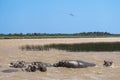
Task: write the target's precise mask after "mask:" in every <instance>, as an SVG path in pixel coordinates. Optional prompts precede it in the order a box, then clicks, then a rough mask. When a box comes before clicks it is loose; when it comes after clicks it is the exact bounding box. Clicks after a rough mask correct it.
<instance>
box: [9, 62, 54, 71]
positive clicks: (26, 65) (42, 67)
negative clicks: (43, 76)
mask: <svg viewBox="0 0 120 80" xmlns="http://www.w3.org/2000/svg"><path fill="white" fill-rule="evenodd" d="M51 66H52V65H51V64H49V63H44V62H25V61H15V62H11V63H10V67H14V68H21V69H22V71H26V72H35V71H36V70H39V71H41V72H45V71H47V67H51Z"/></svg>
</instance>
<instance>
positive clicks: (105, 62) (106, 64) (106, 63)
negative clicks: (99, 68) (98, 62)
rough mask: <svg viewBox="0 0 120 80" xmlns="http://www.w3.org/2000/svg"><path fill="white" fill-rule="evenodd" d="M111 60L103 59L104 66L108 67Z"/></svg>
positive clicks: (110, 64)
mask: <svg viewBox="0 0 120 80" xmlns="http://www.w3.org/2000/svg"><path fill="white" fill-rule="evenodd" d="M112 64H113V62H112V61H105V60H104V64H103V65H104V66H106V67H108V66H112Z"/></svg>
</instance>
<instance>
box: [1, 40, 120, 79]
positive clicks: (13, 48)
mask: <svg viewBox="0 0 120 80" xmlns="http://www.w3.org/2000/svg"><path fill="white" fill-rule="evenodd" d="M86 42H120V38H63V39H62V38H60V39H59V38H58V39H12V40H0V66H1V67H0V71H2V70H5V69H8V68H9V65H8V64H9V63H10V62H11V61H16V60H24V61H28V62H32V61H43V62H48V63H51V64H53V63H56V62H58V61H59V60H83V61H88V62H94V63H96V64H97V66H96V67H89V68H77V69H73V68H53V67H50V68H48V69H47V72H39V71H37V72H30V73H29V72H22V71H18V72H12V73H3V72H0V80H119V78H120V74H119V73H120V52H66V51H60V50H54V49H53V50H50V51H21V50H20V49H19V47H20V46H22V45H27V44H34V45H35V44H37V45H44V44H52V43H56V44H58V43H66V44H69V43H86ZM104 60H112V61H113V62H114V65H113V66H111V67H104V66H103V65H102V64H103V61H104Z"/></svg>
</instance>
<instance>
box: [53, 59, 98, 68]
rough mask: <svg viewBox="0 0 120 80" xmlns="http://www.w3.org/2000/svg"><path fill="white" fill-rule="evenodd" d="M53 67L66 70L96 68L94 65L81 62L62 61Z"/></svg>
mask: <svg viewBox="0 0 120 80" xmlns="http://www.w3.org/2000/svg"><path fill="white" fill-rule="evenodd" d="M53 66H54V67H67V68H86V67H93V66H96V64H95V63H90V62H85V61H81V60H62V61H59V62H58V63H55V64H53Z"/></svg>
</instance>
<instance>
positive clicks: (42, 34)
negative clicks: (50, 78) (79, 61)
mask: <svg viewBox="0 0 120 80" xmlns="http://www.w3.org/2000/svg"><path fill="white" fill-rule="evenodd" d="M0 35H2V36H56V35H82V36H89V35H96V36H104V35H113V34H111V33H108V32H82V33H73V34H62V33H54V34H49V33H26V34H23V33H9V34H0Z"/></svg>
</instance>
